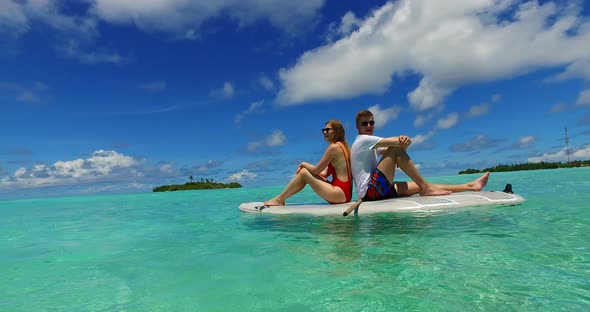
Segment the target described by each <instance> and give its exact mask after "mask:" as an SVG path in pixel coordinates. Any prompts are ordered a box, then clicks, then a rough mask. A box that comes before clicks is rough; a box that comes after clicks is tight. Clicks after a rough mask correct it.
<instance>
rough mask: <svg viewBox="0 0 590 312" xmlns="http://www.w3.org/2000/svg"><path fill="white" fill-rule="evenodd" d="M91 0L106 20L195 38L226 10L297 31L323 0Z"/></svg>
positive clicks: (243, 22) (243, 20) (244, 19)
mask: <svg viewBox="0 0 590 312" xmlns="http://www.w3.org/2000/svg"><path fill="white" fill-rule="evenodd" d="M90 3H91V6H92V8H91V11H92V12H94V14H95V15H96V16H98V17H99V18H101V19H102V20H105V21H107V22H111V23H115V24H134V25H136V26H137V27H138V28H140V29H142V30H144V31H148V32H161V33H167V34H170V35H173V36H175V37H178V38H187V39H194V38H198V37H199V31H200V29H201V27H202V25H203V23H204V22H205V21H207V20H210V19H214V18H217V17H219V16H221V15H223V14H227V15H229V16H231V17H232V18H233V19H234V20H235V21H237V22H238V24H239V25H240V26H242V27H244V26H247V25H250V24H252V23H254V22H256V21H259V20H266V21H269V22H270V24H271V25H273V26H274V27H276V28H277V29H280V30H283V31H285V32H287V33H290V34H296V33H297V32H298V30H299V29H301V28H305V27H306V26H307V25H310V24H313V23H314V20H315V18H316V14H317V11H318V9H319V8H320V7H322V6H323V4H324V0H310V1H260V0H224V1H210V0H192V1H188V0H152V1H130V0H91V1H90Z"/></svg>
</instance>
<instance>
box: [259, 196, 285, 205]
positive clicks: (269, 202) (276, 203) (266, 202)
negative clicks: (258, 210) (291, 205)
mask: <svg viewBox="0 0 590 312" xmlns="http://www.w3.org/2000/svg"><path fill="white" fill-rule="evenodd" d="M264 204H265V205H267V206H285V202H284V201H280V200H278V199H276V198H273V199H271V200H267V201H265V202H264Z"/></svg>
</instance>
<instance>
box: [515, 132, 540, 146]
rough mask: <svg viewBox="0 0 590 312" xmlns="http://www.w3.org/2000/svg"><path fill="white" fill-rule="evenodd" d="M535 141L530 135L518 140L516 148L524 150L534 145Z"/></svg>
mask: <svg viewBox="0 0 590 312" xmlns="http://www.w3.org/2000/svg"><path fill="white" fill-rule="evenodd" d="M536 140H537V138H535V137H534V136H532V135H527V136H523V137H521V138H520V139H518V143H517V146H518V147H520V148H526V147H529V146H531V145H532V144H533V143H535V141H536Z"/></svg>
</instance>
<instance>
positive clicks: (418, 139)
mask: <svg viewBox="0 0 590 312" xmlns="http://www.w3.org/2000/svg"><path fill="white" fill-rule="evenodd" d="M435 134H436V132H435V131H430V132H428V133H426V134H418V135H415V136H413V137H412V145H410V146H419V145H422V144H424V142H426V141H427V140H428V139H430V138H432V137H433V136H434V135H435Z"/></svg>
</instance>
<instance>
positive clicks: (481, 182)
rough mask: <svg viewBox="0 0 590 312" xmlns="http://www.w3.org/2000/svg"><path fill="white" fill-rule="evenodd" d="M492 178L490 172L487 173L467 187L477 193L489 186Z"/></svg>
mask: <svg viewBox="0 0 590 312" xmlns="http://www.w3.org/2000/svg"><path fill="white" fill-rule="evenodd" d="M489 177H490V172H489V171H487V172H486V173H484V174H483V175H482V176H481V177H479V178H477V179H475V180H473V181H472V182H470V183H468V184H467V186H468V187H469V188H470V189H471V190H473V191H476V192H479V191H481V190H482V189H483V188H484V186H486V184H488V178H489Z"/></svg>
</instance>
